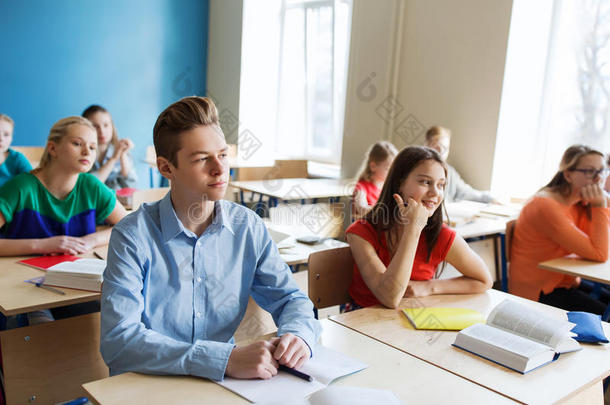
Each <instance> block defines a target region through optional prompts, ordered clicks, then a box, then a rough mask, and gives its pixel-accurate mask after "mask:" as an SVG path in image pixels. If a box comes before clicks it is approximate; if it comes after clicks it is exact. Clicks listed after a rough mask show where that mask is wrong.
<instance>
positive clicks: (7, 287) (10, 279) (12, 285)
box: [0, 254, 100, 316]
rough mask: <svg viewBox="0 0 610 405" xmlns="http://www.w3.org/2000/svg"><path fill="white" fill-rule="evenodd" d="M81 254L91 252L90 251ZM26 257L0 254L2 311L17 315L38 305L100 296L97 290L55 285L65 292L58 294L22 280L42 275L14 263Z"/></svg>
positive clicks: (50, 304) (41, 307) (0, 301)
mask: <svg viewBox="0 0 610 405" xmlns="http://www.w3.org/2000/svg"><path fill="white" fill-rule="evenodd" d="M30 257H31V256H30ZM83 257H94V256H93V254H90V255H84V256H83ZM25 258H26V257H2V258H0V312H2V313H3V314H4V315H6V316H8V315H17V314H22V313H26V312H31V311H35V310H38V309H46V308H55V307H60V306H63V305H70V304H78V303H80V302H88V301H93V300H96V299H99V298H100V294H99V293H96V292H91V291H81V290H74V289H71V288H59V287H58V289H59V290H62V291H64V292H65V293H66V295H59V294H57V293H54V292H52V291H48V290H45V289H43V288H36V286H35V285H34V284H31V283H26V282H24V280H29V279H31V278H34V277H40V276H43V275H44V271H42V270H37V269H34V268H31V267H28V266H24V265H23V264H19V263H17V261H18V260H21V259H25Z"/></svg>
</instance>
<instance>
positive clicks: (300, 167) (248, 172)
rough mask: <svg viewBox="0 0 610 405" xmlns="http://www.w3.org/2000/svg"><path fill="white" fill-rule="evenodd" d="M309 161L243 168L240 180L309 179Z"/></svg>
mask: <svg viewBox="0 0 610 405" xmlns="http://www.w3.org/2000/svg"><path fill="white" fill-rule="evenodd" d="M308 176H309V172H308V170H307V160H293V159H284V160H282V159H280V160H276V161H275V163H274V165H273V166H261V167H242V168H240V169H239V172H238V176H237V177H238V180H240V181H248V180H276V179H300V178H307V177H308Z"/></svg>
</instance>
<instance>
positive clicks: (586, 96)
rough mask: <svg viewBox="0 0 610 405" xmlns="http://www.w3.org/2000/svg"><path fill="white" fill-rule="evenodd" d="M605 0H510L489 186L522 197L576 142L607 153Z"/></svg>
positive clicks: (609, 96) (608, 32) (609, 68)
mask: <svg viewBox="0 0 610 405" xmlns="http://www.w3.org/2000/svg"><path fill="white" fill-rule="evenodd" d="M609 100H610V2H609V1H607V0H577V1H562V0H554V1H553V0H543V1H539V2H529V1H524V0H515V2H514V3H513V16H512V20H511V27H510V35H509V43H508V53H507V61H506V68H505V77H504V85H503V94H502V103H501V108H500V122H499V126H498V138H497V143H496V154H495V160H494V173H493V179H492V190H493V191H494V192H495V193H497V194H505V195H511V196H520V197H525V196H529V195H531V194H533V193H534V192H535V191H536V190H537V189H539V188H540V187H542V186H544V185H545V184H546V183H547V182H548V181H549V180H550V179H551V177H552V175H553V174H554V173H555V172H556V171H557V168H558V166H559V161H560V160H561V155H562V154H563V151H564V150H565V149H566V148H567V147H568V146H570V145H572V144H576V143H581V144H586V145H589V146H592V147H594V148H597V149H599V150H601V151H602V152H608V151H610V101H609Z"/></svg>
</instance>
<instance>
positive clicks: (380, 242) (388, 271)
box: [346, 146, 492, 308]
mask: <svg viewBox="0 0 610 405" xmlns="http://www.w3.org/2000/svg"><path fill="white" fill-rule="evenodd" d="M446 177H447V167H446V165H445V163H444V162H443V160H442V158H441V157H440V155H439V154H438V152H436V151H435V150H433V149H430V148H427V147H422V146H411V147H407V148H405V149H403V150H402V151H401V152H400V153H399V154H398V156H396V159H395V160H394V162H393V163H392V166H391V167H390V171H389V174H388V178H387V179H386V182H385V184H384V186H383V189H382V190H381V196H380V198H379V201H377V203H376V204H375V205H374V206H373V208H372V209H371V210H370V211H369V212H368V213H367V214H366V215H365V216H364V218H363V219H361V220H359V221H357V222H355V223H353V224H352V225H351V226H350V227H349V228H348V229H347V231H346V233H347V241H348V243H349V244H350V247H351V251H352V255H353V257H354V262H355V264H354V275H353V278H352V284H351V286H350V290H349V293H350V295H351V297H352V299H353V300H354V302H355V303H356V304H357V305H359V306H363V307H364V306H370V305H375V304H382V305H384V306H386V307H390V308H397V307H398V305H399V304H400V300H401V299H402V298H403V297H423V296H427V295H432V294H467V293H479V292H483V291H485V290H487V289H489V288H490V287H491V283H492V280H491V276H490V274H489V271H488V269H487V267H486V266H485V263H484V262H483V260H481V258H480V257H479V256H477V255H476V253H474V252H473V251H472V250H471V249H470V247H469V246H468V245H467V244H466V242H465V241H464V239H462V238H461V237H460V236H458V235H456V233H455V231H454V230H453V229H450V228H448V227H446V226H444V225H443V214H442V203H443V193H444V187H445V181H446ZM405 201H406V203H405ZM445 260H446V261H447V262H449V263H450V264H452V265H453V266H454V267H455V268H457V269H458V270H459V271H460V272H461V273H462V274H463V276H461V277H456V278H451V279H445V280H439V279H437V278H435V273H436V269H437V267H438V265H439V264H440V263H441V262H443V261H445Z"/></svg>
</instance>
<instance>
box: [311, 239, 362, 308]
mask: <svg viewBox="0 0 610 405" xmlns="http://www.w3.org/2000/svg"><path fill="white" fill-rule="evenodd" d="M307 267H308V274H309V275H308V280H307V292H308V295H309V299H310V300H311V302H313V306H314V309H313V311H314V315H315V317H316V319H317V318H318V310H319V309H322V308H327V307H332V306H334V305H344V304H346V303H348V302H350V301H351V298H350V296H349V294H348V292H347V291H348V289H349V286H350V284H351V282H352V273H353V271H354V259H353V258H352V252H351V250H350V248H349V246H346V247H341V248H337V249H327V250H322V251H319V252H314V253H312V254H311V255H309V261H308V264H307Z"/></svg>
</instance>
